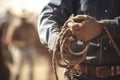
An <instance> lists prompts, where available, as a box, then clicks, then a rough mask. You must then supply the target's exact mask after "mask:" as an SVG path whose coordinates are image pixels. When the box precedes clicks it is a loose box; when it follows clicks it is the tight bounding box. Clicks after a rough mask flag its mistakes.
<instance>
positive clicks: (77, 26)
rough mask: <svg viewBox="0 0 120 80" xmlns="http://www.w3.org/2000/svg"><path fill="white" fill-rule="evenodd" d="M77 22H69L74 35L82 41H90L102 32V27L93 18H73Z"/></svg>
mask: <svg viewBox="0 0 120 80" xmlns="http://www.w3.org/2000/svg"><path fill="white" fill-rule="evenodd" d="M73 20H74V21H75V22H69V23H68V26H69V27H70V30H71V31H72V33H73V34H74V35H75V36H76V37H77V38H78V39H79V40H81V41H89V40H91V39H92V38H94V37H96V36H98V35H100V34H101V32H102V26H101V25H100V24H99V23H98V21H97V20H95V19H94V18H93V17H90V16H88V15H78V16H75V17H73Z"/></svg>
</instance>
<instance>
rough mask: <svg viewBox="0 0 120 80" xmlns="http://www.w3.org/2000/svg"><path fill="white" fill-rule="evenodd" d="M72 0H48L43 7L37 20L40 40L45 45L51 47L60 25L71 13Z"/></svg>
mask: <svg viewBox="0 0 120 80" xmlns="http://www.w3.org/2000/svg"><path fill="white" fill-rule="evenodd" d="M71 1H72V0H50V2H49V3H48V4H47V5H46V6H45V7H44V8H43V10H42V11H41V14H40V16H39V20H38V27H37V28H38V33H39V37H40V41H41V43H42V44H44V45H46V47H48V48H50V49H53V46H54V43H55V39H56V38H57V36H58V34H59V32H60V26H62V25H63V24H64V22H65V21H66V20H67V19H68V18H69V16H70V15H71V14H72V10H73V9H72V5H73V4H72V2H71Z"/></svg>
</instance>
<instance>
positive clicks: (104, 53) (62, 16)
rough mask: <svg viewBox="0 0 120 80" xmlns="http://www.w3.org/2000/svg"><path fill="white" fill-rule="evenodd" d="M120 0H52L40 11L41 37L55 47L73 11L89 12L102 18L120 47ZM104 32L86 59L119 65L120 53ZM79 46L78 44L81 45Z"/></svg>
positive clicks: (87, 60)
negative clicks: (56, 40) (112, 45)
mask: <svg viewBox="0 0 120 80" xmlns="http://www.w3.org/2000/svg"><path fill="white" fill-rule="evenodd" d="M119 6H120V0H50V2H49V3H48V4H47V5H46V6H45V7H44V8H43V10H42V11H41V14H40V17H39V20H38V21H39V22H38V33H39V37H40V41H41V42H42V43H43V44H44V45H46V46H47V47H48V48H50V49H52V48H53V45H54V42H55V39H56V37H57V36H58V34H59V32H60V27H61V26H62V25H63V24H64V22H65V21H66V20H67V19H68V18H69V17H70V15H71V14H74V15H79V14H87V15H90V16H92V17H94V18H95V19H96V20H103V21H104V23H105V26H106V27H107V29H108V30H109V32H110V33H111V35H112V36H113V37H114V40H115V42H116V44H117V46H118V47H119V49H120V7H119ZM104 35H106V34H104V33H103V34H102V35H100V36H97V37H96V38H94V39H92V40H91V42H93V43H94V44H100V46H95V45H91V46H90V48H89V50H88V53H87V56H86V59H85V61H83V63H85V64H89V65H97V66H105V65H120V56H119V55H118V54H117V52H116V50H115V49H114V48H113V47H111V45H110V44H109V39H108V38H107V37H105V36H104ZM78 49H79V48H78Z"/></svg>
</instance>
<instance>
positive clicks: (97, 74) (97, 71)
mask: <svg viewBox="0 0 120 80" xmlns="http://www.w3.org/2000/svg"><path fill="white" fill-rule="evenodd" d="M106 68H109V67H108V66H106V67H96V77H100V78H105V77H107V76H105V75H101V74H99V70H100V69H106Z"/></svg>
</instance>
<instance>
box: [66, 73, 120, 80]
mask: <svg viewBox="0 0 120 80" xmlns="http://www.w3.org/2000/svg"><path fill="white" fill-rule="evenodd" d="M65 80H69V78H68V77H67V76H65ZM73 80H120V75H118V76H112V77H107V78H98V77H92V76H88V75H86V74H81V75H80V76H79V77H74V79H73Z"/></svg>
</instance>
